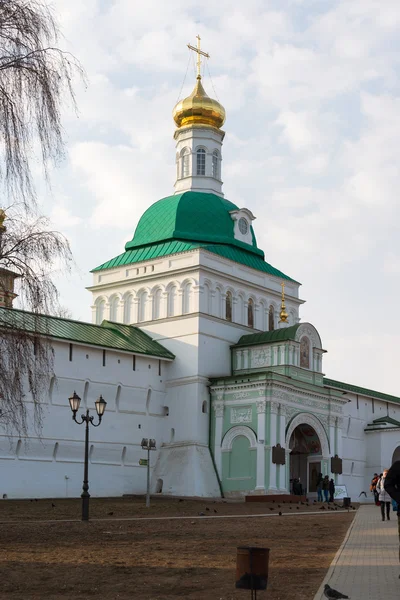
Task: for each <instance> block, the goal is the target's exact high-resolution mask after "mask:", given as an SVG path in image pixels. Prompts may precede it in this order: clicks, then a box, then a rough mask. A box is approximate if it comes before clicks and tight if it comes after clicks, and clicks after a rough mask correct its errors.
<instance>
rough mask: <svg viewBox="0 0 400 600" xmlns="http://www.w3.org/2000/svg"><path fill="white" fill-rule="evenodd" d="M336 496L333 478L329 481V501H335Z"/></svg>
mask: <svg viewBox="0 0 400 600" xmlns="http://www.w3.org/2000/svg"><path fill="white" fill-rule="evenodd" d="M334 498H335V482H334V481H333V479H331V480H330V482H329V502H333V501H334Z"/></svg>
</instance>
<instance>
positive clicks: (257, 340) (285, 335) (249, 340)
mask: <svg viewBox="0 0 400 600" xmlns="http://www.w3.org/2000/svg"><path fill="white" fill-rule="evenodd" d="M300 325H301V323H296V324H295V325H291V326H290V327H283V328H282V329H274V330H273V331H262V332H261V333H248V334H246V335H242V337H241V338H239V341H238V342H237V344H234V345H233V346H231V347H232V348H238V347H240V346H259V345H261V344H271V343H273V342H281V341H283V340H294V339H295V337H296V331H297V329H298V328H299V327H300Z"/></svg>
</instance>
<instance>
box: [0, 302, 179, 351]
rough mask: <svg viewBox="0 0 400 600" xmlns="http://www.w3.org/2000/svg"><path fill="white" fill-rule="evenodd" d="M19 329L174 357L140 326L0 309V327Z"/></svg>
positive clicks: (124, 349)
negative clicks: (100, 322)
mask: <svg viewBox="0 0 400 600" xmlns="http://www.w3.org/2000/svg"><path fill="white" fill-rule="evenodd" d="M2 328H7V329H20V330H21V329H22V330H24V331H27V332H30V333H39V334H41V335H46V336H49V337H51V338H56V339H62V340H67V341H69V342H79V343H81V344H88V345H91V346H100V347H101V348H110V349H113V350H122V351H124V352H131V353H133V354H145V355H149V356H157V357H159V358H165V359H169V360H172V359H174V358H175V356H174V355H173V354H172V352H170V351H169V350H167V349H166V348H164V346H162V345H161V344H159V343H158V342H156V341H155V340H153V339H152V338H151V337H150V336H149V335H147V334H146V333H144V331H142V330H141V329H138V328H137V327H134V326H132V325H123V324H121V323H113V322H111V321H103V322H102V324H101V325H93V324H92V323H82V322H81V321H73V320H71V319H62V318H61V317H51V316H49V315H37V314H35V313H30V312H26V311H23V310H17V309H14V308H12V309H11V308H0V329H2Z"/></svg>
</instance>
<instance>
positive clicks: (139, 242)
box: [93, 192, 294, 281]
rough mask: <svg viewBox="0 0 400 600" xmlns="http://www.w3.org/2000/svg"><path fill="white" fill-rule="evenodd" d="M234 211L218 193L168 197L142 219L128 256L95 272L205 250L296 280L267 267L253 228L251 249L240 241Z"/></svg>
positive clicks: (105, 264)
mask: <svg viewBox="0 0 400 600" xmlns="http://www.w3.org/2000/svg"><path fill="white" fill-rule="evenodd" d="M233 210H238V207H237V206H236V205H235V204H233V203H232V202H230V201H229V200H225V199H224V198H221V197H220V196H217V195H216V194H207V193H204V192H183V193H182V194H176V195H174V196H168V197H167V198H163V199H162V200H159V201H158V202H156V203H155V204H153V205H152V206H150V208H148V209H147V210H146V211H145V213H144V214H143V215H142V217H141V218H140V220H139V223H138V225H137V227H136V231H135V235H134V236H133V239H132V240H131V241H130V242H127V244H126V245H125V252H123V253H122V254H120V255H119V256H116V257H115V258H112V259H111V260H108V261H106V262H105V263H103V264H101V265H100V266H98V267H96V268H95V269H93V271H102V270H104V269H111V268H113V267H117V266H121V265H130V264H135V263H138V262H141V261H144V260H151V259H152V258H158V257H161V256H167V255H170V254H177V253H179V252H187V251H190V250H193V249H195V248H204V249H205V250H208V251H209V252H212V253H213V254H217V255H219V256H222V257H224V258H227V259H229V260H232V261H234V262H237V263H240V264H242V265H246V266H248V267H251V268H252V269H256V270H258V271H263V272H264V273H268V274H270V275H275V276H276V277H280V278H282V279H287V280H290V281H294V280H293V279H292V278H291V277H289V276H288V275H285V273H282V271H279V270H278V269H275V267H273V266H272V265H270V264H269V263H266V262H265V260H264V252H263V251H262V250H260V249H259V248H257V242H256V238H255V235H254V231H253V228H251V233H252V243H251V244H245V243H244V242H241V241H240V240H237V239H235V237H234V221H233V220H232V218H231V215H230V214H229V213H230V212H231V211H233Z"/></svg>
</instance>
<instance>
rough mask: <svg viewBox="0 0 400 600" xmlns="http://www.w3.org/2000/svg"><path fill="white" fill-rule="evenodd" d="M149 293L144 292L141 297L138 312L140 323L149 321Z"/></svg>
mask: <svg viewBox="0 0 400 600" xmlns="http://www.w3.org/2000/svg"><path fill="white" fill-rule="evenodd" d="M148 296H149V295H148V293H147V292H142V293H141V294H140V296H139V310H138V321H139V322H140V321H146V320H147V310H146V309H147V300H148Z"/></svg>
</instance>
